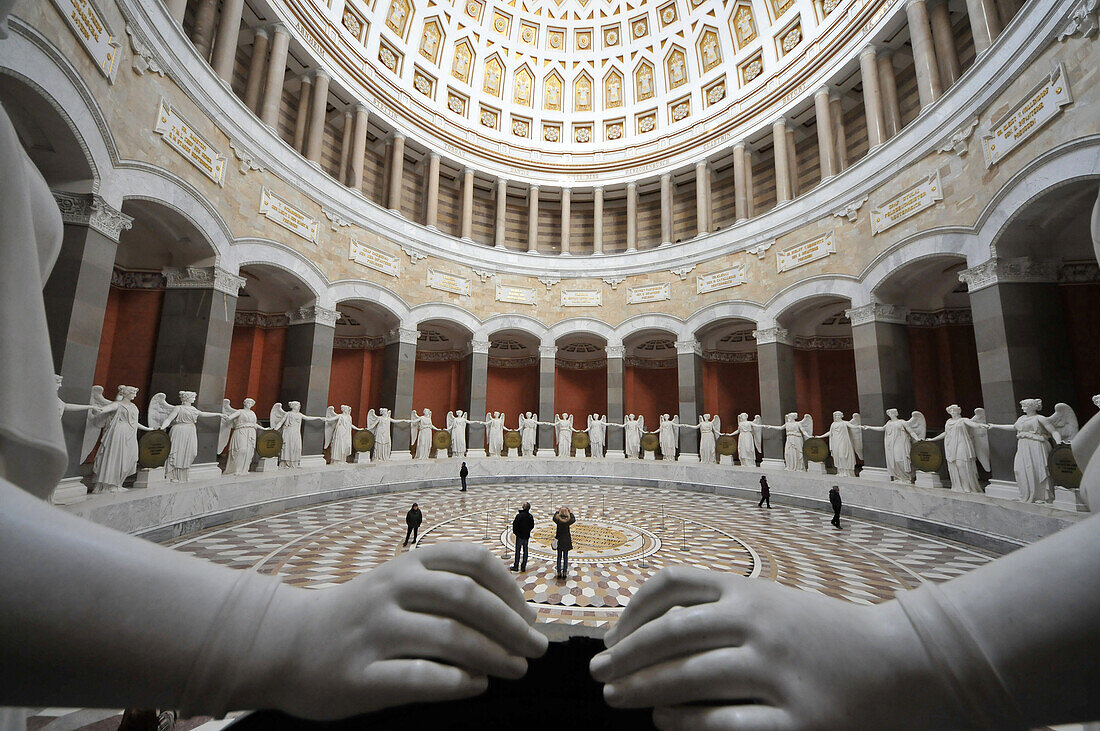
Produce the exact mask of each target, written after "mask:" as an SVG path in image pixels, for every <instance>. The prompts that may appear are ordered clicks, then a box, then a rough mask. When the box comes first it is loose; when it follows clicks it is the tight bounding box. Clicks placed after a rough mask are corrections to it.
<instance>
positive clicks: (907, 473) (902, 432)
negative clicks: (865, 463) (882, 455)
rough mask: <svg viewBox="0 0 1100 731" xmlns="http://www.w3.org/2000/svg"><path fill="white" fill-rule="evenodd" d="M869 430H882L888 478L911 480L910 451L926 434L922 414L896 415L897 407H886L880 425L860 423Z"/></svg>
mask: <svg viewBox="0 0 1100 731" xmlns="http://www.w3.org/2000/svg"><path fill="white" fill-rule="evenodd" d="M860 427H861V428H862V429H865V430H870V431H880V432H883V436H882V441H883V446H884V447H885V450H886V471H887V472H889V473H890V479H891V480H896V481H898V482H906V483H909V484H912V482H913V460H912V457H911V456H910V452H911V451H912V448H913V443H914V442H920V441H923V440H924V438H925V436H927V434H928V426H927V422H926V421H925V418H924V414H922V413H921V412H919V411H914V412H913V415H912V416H911V417H910V418H909V419H908V420H906V419H902V418H900V417H899V416H898V410H897V409H886V423H885V424H883V425H882V426H871V425H870V424H861V425H860Z"/></svg>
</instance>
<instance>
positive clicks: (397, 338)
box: [385, 327, 420, 345]
mask: <svg viewBox="0 0 1100 731" xmlns="http://www.w3.org/2000/svg"><path fill="white" fill-rule="evenodd" d="M419 339H420V331H419V330H417V329H416V328H415V327H395V328H394V329H393V330H390V331H389V332H388V333H386V336H385V343H386V345H392V344H393V343H401V344H403V345H416V341H417V340H419Z"/></svg>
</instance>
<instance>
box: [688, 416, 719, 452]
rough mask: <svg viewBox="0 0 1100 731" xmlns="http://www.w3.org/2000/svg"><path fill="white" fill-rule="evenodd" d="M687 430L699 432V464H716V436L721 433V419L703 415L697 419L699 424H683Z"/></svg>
mask: <svg viewBox="0 0 1100 731" xmlns="http://www.w3.org/2000/svg"><path fill="white" fill-rule="evenodd" d="M682 426H684V427H686V428H689V429H698V430H699V462H700V463H701V464H717V463H718V451H717V449H716V447H717V442H718V435H720V434H721V433H722V419H721V417H719V416H718V414H715V415H714V416H711V415H710V414H703V415H702V416H700V417H699V423H698V424H695V425H691V424H683V425H682Z"/></svg>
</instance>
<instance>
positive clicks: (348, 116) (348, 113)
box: [344, 106, 355, 124]
mask: <svg viewBox="0 0 1100 731" xmlns="http://www.w3.org/2000/svg"><path fill="white" fill-rule="evenodd" d="M354 118H355V107H352V106H349V107H347V108H345V109H344V119H345V120H347V121H346V122H345V124H347V122H350V121H351V120H352V119H354Z"/></svg>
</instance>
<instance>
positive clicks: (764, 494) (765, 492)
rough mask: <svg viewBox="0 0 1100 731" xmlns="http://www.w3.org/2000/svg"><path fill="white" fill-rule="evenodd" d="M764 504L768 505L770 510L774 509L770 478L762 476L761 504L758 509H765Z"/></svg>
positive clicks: (759, 503)
mask: <svg viewBox="0 0 1100 731" xmlns="http://www.w3.org/2000/svg"><path fill="white" fill-rule="evenodd" d="M764 503H767V504H768V510H771V509H772V489H771V488H770V487H768V478H767V477H765V476H764V475H760V502H758V503H757V504H756V507H758V508H760V507H763V506H764Z"/></svg>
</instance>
